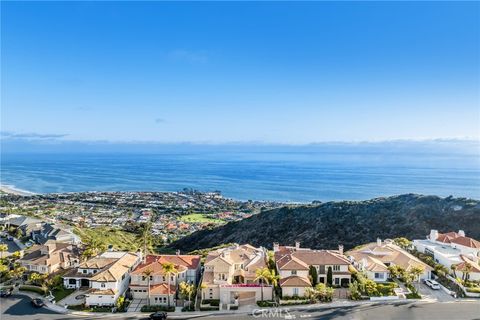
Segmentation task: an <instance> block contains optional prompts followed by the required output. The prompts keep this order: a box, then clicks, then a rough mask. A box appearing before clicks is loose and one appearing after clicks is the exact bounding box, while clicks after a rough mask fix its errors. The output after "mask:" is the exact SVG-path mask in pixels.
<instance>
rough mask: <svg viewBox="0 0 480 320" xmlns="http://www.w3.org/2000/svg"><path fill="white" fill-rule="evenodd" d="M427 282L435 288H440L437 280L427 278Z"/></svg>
mask: <svg viewBox="0 0 480 320" xmlns="http://www.w3.org/2000/svg"><path fill="white" fill-rule="evenodd" d="M425 284H426V285H427V286H429V287H430V288H432V289H433V290H440V284H439V283H438V282H437V281H435V280H430V279H427V280H425Z"/></svg>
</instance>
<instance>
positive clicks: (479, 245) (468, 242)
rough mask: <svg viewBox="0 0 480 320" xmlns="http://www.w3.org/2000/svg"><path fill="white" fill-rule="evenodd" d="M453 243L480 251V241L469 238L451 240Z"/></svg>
mask: <svg viewBox="0 0 480 320" xmlns="http://www.w3.org/2000/svg"><path fill="white" fill-rule="evenodd" d="M450 242H451V243H456V244H459V245H462V246H465V247H469V248H475V249H480V241H477V240H475V239H472V238H469V237H456V238H454V239H452V240H450Z"/></svg>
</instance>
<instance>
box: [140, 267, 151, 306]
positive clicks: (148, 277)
mask: <svg viewBox="0 0 480 320" xmlns="http://www.w3.org/2000/svg"><path fill="white" fill-rule="evenodd" d="M142 274H143V275H144V276H145V277H146V278H147V283H148V289H147V305H148V306H149V305H150V277H151V276H152V274H153V270H152V269H146V270H145V271H143V272H142Z"/></svg>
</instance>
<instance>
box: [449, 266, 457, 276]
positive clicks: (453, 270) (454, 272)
mask: <svg viewBox="0 0 480 320" xmlns="http://www.w3.org/2000/svg"><path fill="white" fill-rule="evenodd" d="M450 269H451V270H452V272H453V277H454V278H455V279H456V278H457V273H456V271H457V265H456V264H452V265H451V266H450Z"/></svg>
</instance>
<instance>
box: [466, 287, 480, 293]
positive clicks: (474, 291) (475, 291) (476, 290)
mask: <svg viewBox="0 0 480 320" xmlns="http://www.w3.org/2000/svg"><path fill="white" fill-rule="evenodd" d="M467 291H468V292H472V293H480V288H478V287H477V288H467Z"/></svg>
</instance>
